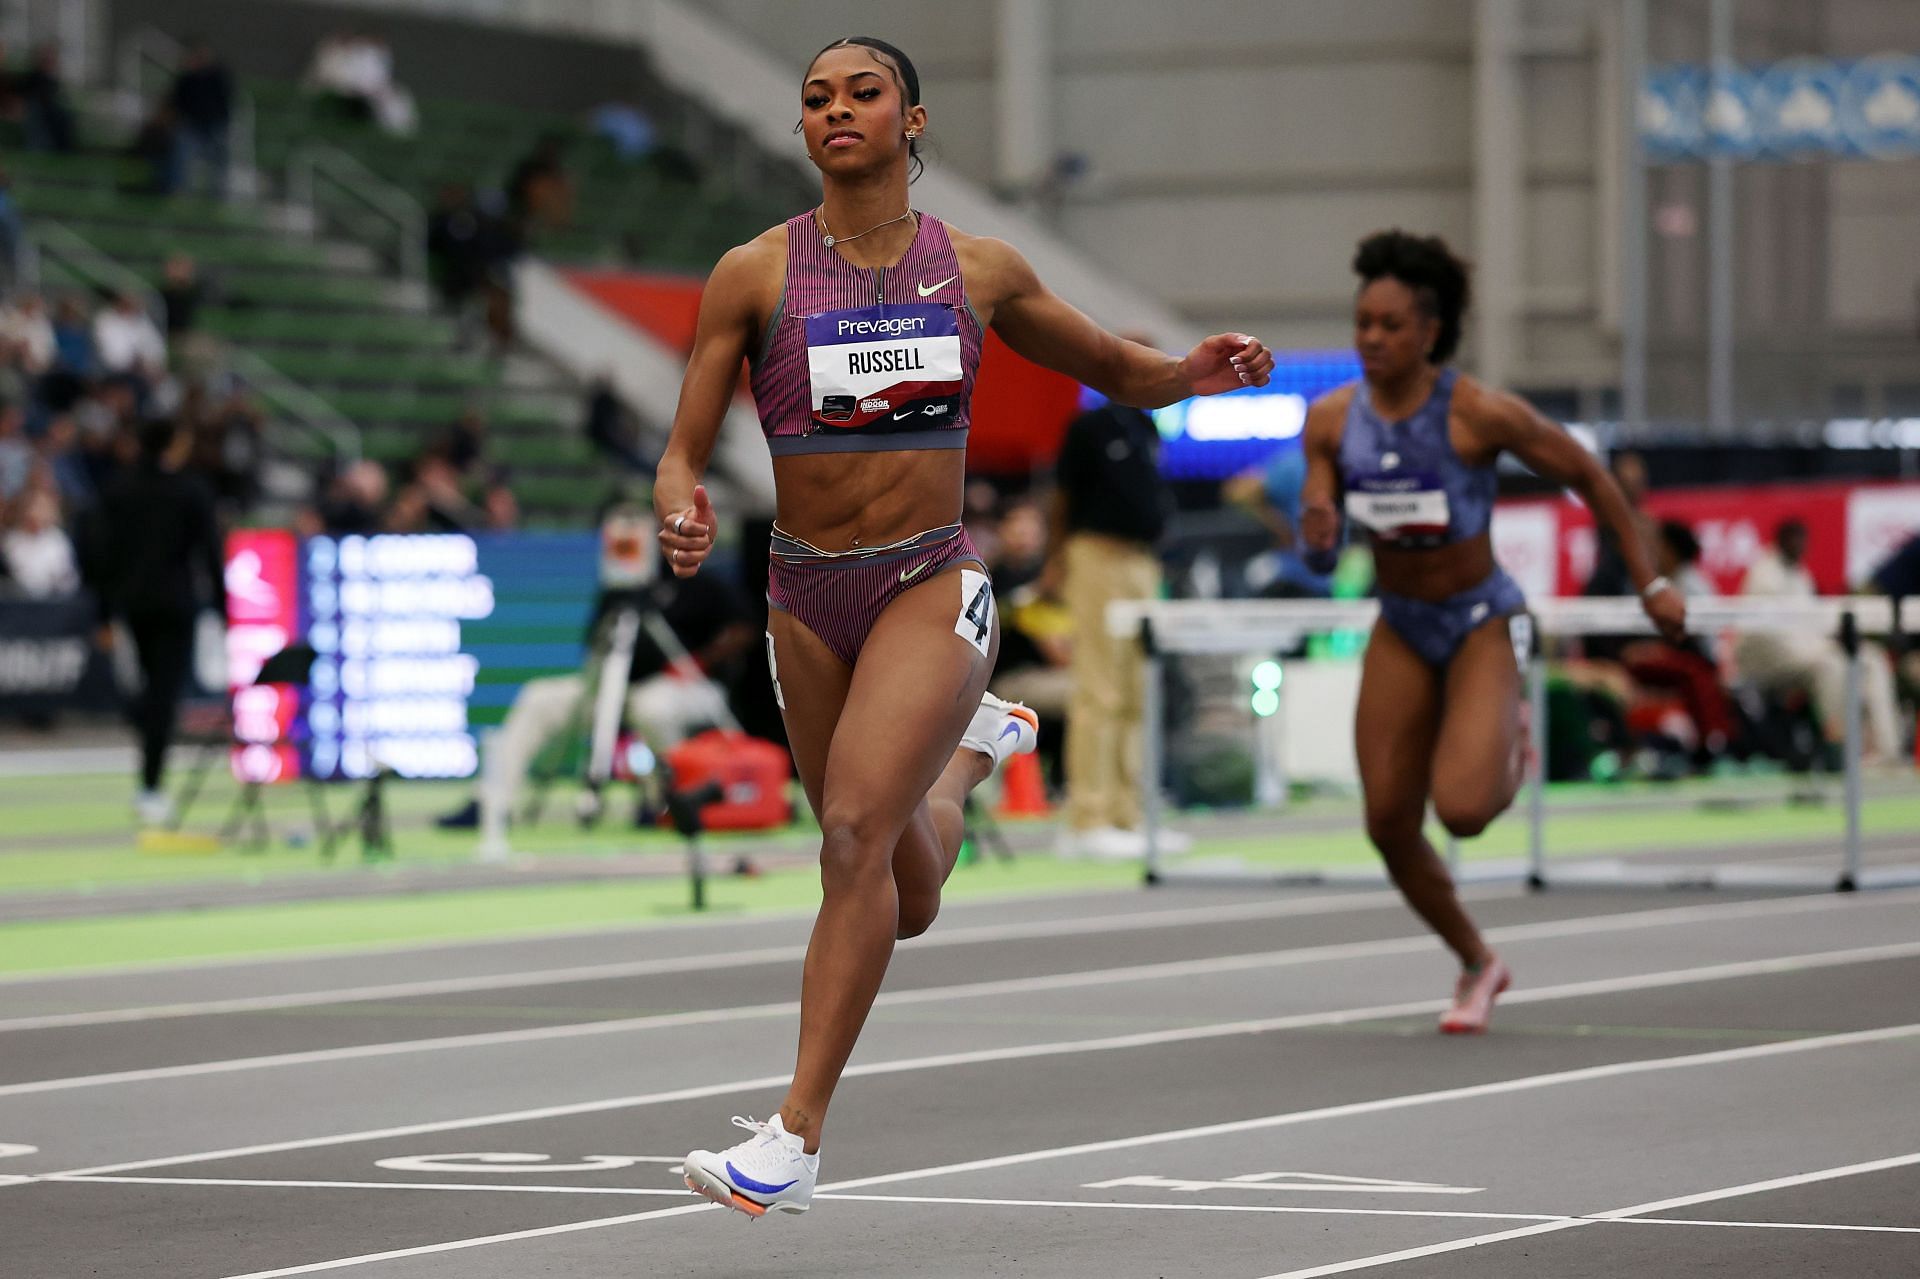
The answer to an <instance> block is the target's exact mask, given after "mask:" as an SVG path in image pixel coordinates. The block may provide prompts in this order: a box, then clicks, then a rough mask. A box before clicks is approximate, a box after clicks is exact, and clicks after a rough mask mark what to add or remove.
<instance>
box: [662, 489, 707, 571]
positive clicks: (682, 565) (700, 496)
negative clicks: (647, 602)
mask: <svg viewBox="0 0 1920 1279" xmlns="http://www.w3.org/2000/svg"><path fill="white" fill-rule="evenodd" d="M713 529H714V518H713V503H712V502H711V501H709V500H708V498H707V486H706V485H704V484H696V485H694V486H693V505H692V506H688V507H684V508H682V509H681V510H678V511H675V512H674V513H673V514H672V515H669V516H667V518H666V521H665V522H664V523H662V524H661V526H660V545H661V547H662V548H663V549H664V550H665V551H666V553H667V563H669V564H671V565H672V566H673V575H674V576H675V577H692V576H693V575H694V574H695V573H698V572H699V571H700V565H701V563H702V562H703V561H704V560H705V559H706V558H707V556H708V555H709V554H710V553H711V552H712V550H713Z"/></svg>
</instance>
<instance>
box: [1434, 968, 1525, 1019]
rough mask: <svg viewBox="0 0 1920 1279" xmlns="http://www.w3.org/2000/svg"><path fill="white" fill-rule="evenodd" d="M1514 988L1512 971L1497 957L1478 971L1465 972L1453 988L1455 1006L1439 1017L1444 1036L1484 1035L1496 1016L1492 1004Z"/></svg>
mask: <svg viewBox="0 0 1920 1279" xmlns="http://www.w3.org/2000/svg"><path fill="white" fill-rule="evenodd" d="M1511 985H1513V970H1512V969H1510V968H1508V967H1507V965H1506V962H1505V961H1504V960H1502V959H1501V958H1500V957H1499V956H1498V955H1495V956H1494V957H1493V958H1492V959H1489V960H1488V961H1487V962H1486V964H1485V965H1484V966H1483V967H1482V968H1481V969H1480V970H1479V971H1478V972H1463V973H1461V974H1460V981H1459V983H1458V984H1456V985H1455V986H1454V988H1453V1007H1451V1008H1449V1009H1447V1011H1446V1012H1445V1013H1443V1014H1442V1015H1441V1017H1440V1033H1441V1034H1443V1035H1484V1034H1486V1033H1487V1022H1488V1021H1490V1020H1491V1019H1492V1017H1493V1001H1494V1000H1496V999H1498V998H1499V997H1500V996H1501V995H1503V994H1505V993H1506V990H1507V987H1509V986H1511Z"/></svg>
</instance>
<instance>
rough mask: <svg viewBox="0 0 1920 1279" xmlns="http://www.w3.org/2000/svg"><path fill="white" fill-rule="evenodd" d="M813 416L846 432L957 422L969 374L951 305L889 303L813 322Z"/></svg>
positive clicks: (827, 314) (810, 347) (810, 324)
mask: <svg viewBox="0 0 1920 1279" xmlns="http://www.w3.org/2000/svg"><path fill="white" fill-rule="evenodd" d="M806 330H807V377H808V380H809V382H810V383H811V392H810V394H811V397H812V400H811V404H810V406H809V407H810V410H811V413H812V416H813V420H814V421H815V422H816V423H818V424H819V425H821V426H825V427H834V428H837V429H839V430H843V431H858V430H866V429H872V430H876V431H924V430H927V429H929V428H933V427H939V426H944V425H946V424H947V422H948V421H950V420H951V419H952V417H953V414H954V413H955V412H956V405H957V404H958V397H959V395H960V388H961V381H962V377H963V373H962V371H961V365H960V321H959V317H957V316H956V315H955V314H954V310H953V308H952V307H950V306H942V305H938V304H933V303H891V302H882V303H879V304H878V305H875V306H863V307H859V308H857V309H855V310H848V311H824V312H822V313H821V314H819V315H809V316H807V317H806Z"/></svg>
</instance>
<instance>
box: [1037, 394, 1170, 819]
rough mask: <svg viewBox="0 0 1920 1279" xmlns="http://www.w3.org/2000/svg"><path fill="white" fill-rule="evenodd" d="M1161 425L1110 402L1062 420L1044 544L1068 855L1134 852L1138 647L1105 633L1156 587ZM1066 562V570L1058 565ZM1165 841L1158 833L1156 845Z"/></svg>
mask: <svg viewBox="0 0 1920 1279" xmlns="http://www.w3.org/2000/svg"><path fill="white" fill-rule="evenodd" d="M1159 456H1160V432H1159V430H1158V428H1156V427H1155V426H1154V424H1153V419H1152V418H1151V417H1149V416H1148V415H1147V414H1146V412H1145V411H1144V410H1141V409H1136V408H1129V407H1127V406H1126V405H1122V404H1112V403H1110V404H1106V405H1103V406H1101V407H1100V408H1097V409H1094V410H1092V411H1090V412H1087V413H1082V414H1081V415H1080V416H1079V417H1077V418H1075V419H1074V420H1073V421H1072V423H1070V424H1069V425H1068V427H1067V434H1066V439H1065V440H1064V441H1063V442H1062V444H1061V447H1060V457H1059V461H1058V462H1057V464H1056V465H1057V468H1058V469H1057V480H1058V484H1059V487H1058V489H1057V490H1056V491H1055V494H1054V507H1053V519H1052V521H1051V523H1052V529H1053V536H1052V538H1051V540H1050V545H1049V548H1048V549H1049V551H1050V552H1051V554H1052V555H1054V556H1056V557H1058V558H1057V559H1056V561H1055V564H1056V566H1057V567H1055V568H1053V569H1052V570H1051V572H1050V573H1049V579H1050V580H1058V581H1060V582H1061V583H1062V588H1061V596H1062V598H1063V599H1064V600H1065V601H1066V604H1067V608H1068V610H1069V611H1070V612H1071V613H1072V615H1073V703H1072V711H1071V713H1070V715H1069V717H1068V724H1067V828H1066V829H1065V830H1064V831H1063V832H1062V833H1061V839H1060V851H1061V852H1062V853H1063V854H1065V855H1070V856H1071V855H1087V854H1090V855H1093V856H1097V857H1136V856H1139V855H1141V854H1142V853H1144V852H1145V850H1146V837H1145V836H1144V835H1142V834H1141V833H1140V829H1139V828H1140V793H1141V788H1142V786H1143V785H1158V784H1159V783H1158V779H1157V778H1156V779H1150V780H1149V779H1143V778H1142V777H1141V776H1140V712H1141V702H1140V698H1141V683H1142V679H1143V677H1144V666H1145V663H1144V661H1143V659H1142V656H1141V653H1140V649H1139V645H1138V644H1137V643H1135V642H1133V641H1131V640H1117V639H1115V638H1114V637H1113V636H1111V635H1109V634H1108V633H1107V624H1106V618H1107V605H1108V604H1110V603H1111V602H1113V601H1115V600H1123V599H1148V598H1151V597H1153V596H1154V595H1156V594H1158V593H1159V590H1160V560H1159V557H1158V556H1157V555H1156V554H1155V552H1154V545H1155V543H1157V542H1158V541H1159V540H1160V534H1161V532H1162V531H1163V530H1164V529H1165V527H1166V521H1167V514H1168V512H1169V511H1170V510H1172V507H1173V495H1172V491H1171V489H1170V488H1169V487H1168V485H1167V482H1166V480H1165V479H1163V478H1162V477H1161V475H1160V467H1159ZM1062 570H1064V572H1063V571H1062ZM1169 843H1170V841H1168V840H1166V839H1165V838H1164V837H1163V838H1162V844H1161V846H1162V847H1163V848H1164V847H1168V846H1169Z"/></svg>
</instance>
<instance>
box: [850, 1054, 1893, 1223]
mask: <svg viewBox="0 0 1920 1279" xmlns="http://www.w3.org/2000/svg"><path fill="white" fill-rule="evenodd" d="M1914 1038H1920V1022H1915V1023H1909V1024H1908V1025H1904V1026H1885V1027H1881V1028H1879V1029H1876V1030H1855V1031H1848V1032H1846V1033H1844V1034H1837V1035H1821V1036H1818V1037H1816V1038H1812V1039H1789V1040H1776V1041H1774V1042H1771V1043H1765V1044H1750V1045H1747V1046H1745V1047H1741V1048H1723V1049H1720V1050H1718V1051H1716V1052H1710V1053H1689V1054H1685V1055H1682V1056H1678V1057H1652V1058H1645V1059H1642V1060H1638V1061H1619V1062H1610V1063H1608V1064H1607V1065H1604V1066H1582V1067H1579V1068H1578V1069H1574V1070H1561V1071H1554V1072H1552V1073H1550V1074H1544V1075H1523V1076H1521V1077H1520V1078H1517V1079H1500V1080H1495V1081H1493V1082H1491V1083H1484V1084H1467V1085H1465V1086H1462V1087H1459V1088H1443V1089H1440V1090H1438V1091H1435V1092H1421V1093H1408V1094H1406V1095H1403V1096H1399V1097H1382V1098H1376V1099H1374V1100H1371V1101H1356V1102H1348V1103H1346V1104H1344V1105H1339V1106H1324V1107H1321V1108H1319V1109H1316V1110H1295V1111H1288V1112H1285V1113H1282V1114H1277V1115H1266V1116H1263V1117H1260V1118H1257V1119H1236V1120H1232V1121H1230V1122H1227V1123H1218V1124H1203V1125H1201V1126H1199V1127H1197V1128H1176V1129H1172V1130H1169V1131H1166V1132H1155V1133H1147V1134H1144V1135H1142V1136H1138V1137H1116V1138H1111V1139H1109V1140H1106V1141H1090V1142H1083V1143H1081V1144H1079V1145H1074V1146H1056V1147H1053V1148H1051V1149H1047V1150H1030V1151H1026V1152H1024V1153H1022V1154H1017V1155H996V1156H993V1157H991V1158H987V1159H972V1160H968V1161H967V1162H965V1163H957V1164H942V1165H940V1166H938V1167H934V1168H926V1169H919V1170H915V1171H910V1172H889V1173H880V1174H878V1175H876V1176H872V1177H862V1178H860V1179H859V1180H857V1181H843V1182H838V1183H836V1184H834V1185H832V1186H823V1187H821V1189H823V1190H851V1189H856V1188H864V1187H866V1186H883V1185H892V1184H894V1183H897V1182H902V1181H918V1180H919V1179H921V1178H923V1177H950V1176H954V1175H956V1174H959V1173H965V1172H984V1171H988V1170H991V1169H995V1168H1011V1167H1014V1166H1016V1165H1020V1164H1031V1163H1041V1162H1045V1161H1047V1160H1052V1159H1065V1158H1069V1157H1073V1156H1078V1155H1090V1154H1104V1153H1106V1152H1108V1151H1113V1150H1133V1149H1137V1148H1139V1147H1142V1146H1158V1145H1162V1144H1165V1143H1167V1142H1172V1141H1191V1140H1193V1139H1195V1138H1200V1137H1219V1136H1225V1135H1228V1134H1233V1133H1246V1132H1265V1131H1268V1130H1270V1129H1275V1128H1291V1127H1294V1126H1296V1125H1298V1124H1308V1123H1319V1122H1323V1121H1325V1120H1329V1119H1351V1118H1353V1117H1355V1116H1357V1115H1373V1114H1379V1113H1381V1112H1383V1111H1389V1110H1406V1109H1410V1108H1412V1107H1416V1106H1431V1105H1436V1104H1439V1103H1442V1102H1452V1101H1471V1100H1474V1099H1476V1098H1480V1097H1499V1096H1505V1095H1507V1094H1510V1093H1518V1092H1533V1091H1536V1090H1538V1089H1542V1088H1557V1087H1560V1086H1562V1085H1565V1084H1581V1083H1592V1082H1594V1081H1596V1080H1602V1079H1620V1078H1625V1077H1627V1076H1631V1075H1643V1074H1653V1073H1656V1072H1660V1071H1668V1070H1692V1069H1696V1068H1698V1067H1702V1066H1721V1065H1727V1064H1730V1063H1732V1062H1741V1061H1753V1060H1758V1059H1763V1058H1769V1057H1784V1056H1790V1055H1793V1054H1797V1053H1803V1052H1819V1051H1822V1050H1825V1049H1828V1048H1851V1047H1857V1046H1861V1045H1866V1044H1882V1043H1891V1042H1897V1041H1900V1040H1905V1039H1914ZM1686 1202H1693V1201H1691V1200H1689V1201H1686ZM1670 1206H1672V1207H1682V1206H1684V1204H1683V1203H1674V1204H1672V1205H1670ZM1658 1210H1659V1209H1658V1208H1657V1207H1656V1208H1646V1207H1643V1208H1642V1209H1641V1211H1645V1212H1655V1211H1658Z"/></svg>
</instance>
